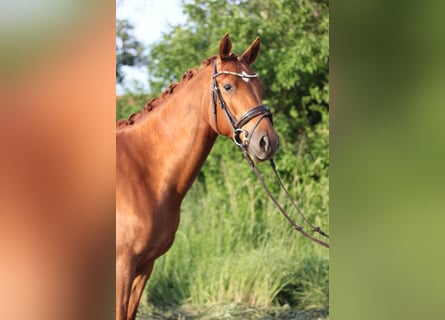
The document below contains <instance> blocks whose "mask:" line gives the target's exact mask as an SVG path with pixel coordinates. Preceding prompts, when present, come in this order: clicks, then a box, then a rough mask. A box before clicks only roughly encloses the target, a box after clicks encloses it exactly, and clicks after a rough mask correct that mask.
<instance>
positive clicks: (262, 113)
mask: <svg viewBox="0 0 445 320" xmlns="http://www.w3.org/2000/svg"><path fill="white" fill-rule="evenodd" d="M216 66H217V59H215V62H214V64H213V86H212V89H211V93H210V94H211V100H212V108H213V117H214V119H215V126H216V131H217V132H218V133H220V131H219V128H218V119H217V112H216V99H217V100H218V102H219V106H220V107H221V109H222V110H223V111H224V114H225V116H226V118H227V121H228V123H229V125H230V127H231V128H232V131H233V141H234V142H235V144H236V145H237V146H238V147H239V148H240V149H241V151H242V152H243V155H244V158H245V159H246V160H247V162H248V163H249V165H250V166H251V167H252V169H253V171H254V172H255V174H256V176H257V178H258V180H259V181H260V182H261V185H262V186H263V188H264V190H265V191H266V193H267V195H268V196H269V198H270V199H271V200H272V202H273V203H274V204H275V205H276V206H277V208H278V210H279V211H280V212H281V214H283V216H284V217H285V218H286V220H287V221H288V222H289V223H290V224H291V225H292V227H293V228H294V229H295V230H297V231H299V232H300V233H301V234H302V235H303V236H305V237H306V238H308V239H310V240H312V241H314V242H316V243H318V244H319V245H321V246H323V247H326V248H329V244H328V243H327V242H325V241H322V240H320V239H317V238H315V237H314V236H312V235H311V234H309V233H308V232H307V231H306V230H304V228H303V227H302V226H300V225H297V224H296V223H295V222H294V221H293V220H292V219H291V217H290V216H289V215H288V213H287V212H286V211H285V210H284V208H283V207H282V206H281V205H280V204H279V202H278V200H277V199H276V198H275V197H274V195H273V194H272V192H271V191H270V189H269V188H268V187H267V185H266V183H265V181H264V179H263V177H262V176H261V174H260V172H259V171H258V168H257V167H256V166H255V163H254V162H253V160H252V158H251V157H250V156H249V154H248V151H247V147H248V145H249V142H250V138H251V137H252V135H253V132H254V131H255V129H256V127H257V126H258V124H259V123H260V121H261V120H263V119H264V118H269V119H270V121H271V122H272V113H271V112H270V110H269V108H268V107H266V106H265V105H262V104H260V105H258V106H256V107H253V108H251V109H249V110H247V111H246V112H245V113H244V114H243V115H242V116H241V117H240V118H239V119H238V120H237V119H236V118H235V117H234V116H233V114H232V113H231V112H230V110H229V109H228V108H227V105H226V103H225V101H224V99H223V97H222V95H221V90H220V89H219V86H218V82H217V81H216V78H217V77H218V76H219V75H221V74H229V75H234V76H237V77H241V78H257V77H258V75H257V74H256V73H254V74H246V73H244V72H243V73H242V74H241V73H237V72H232V71H224V70H222V71H217V68H216ZM256 117H258V119H257V121H256V123H255V124H254V126H253V127H252V129H251V130H250V132H248V131H247V130H246V129H244V128H243V126H245V125H246V124H247V123H249V122H250V121H251V120H252V119H254V118H256ZM272 124H273V122H272ZM241 133H243V134H244V140H241V137H240V134H241ZM269 161H270V164H271V166H272V170H273V172H274V174H275V177H276V179H277V180H278V183H279V184H280V187H281V189H283V191H284V192H285V194H286V195H287V197H288V198H289V200H290V201H291V203H292V205H293V206H294V207H295V208H296V209H297V211H298V213H299V214H300V215H301V216H302V217H303V219H304V220H305V222H306V223H307V224H308V225H309V226H310V227H311V231H312V232H316V233H318V234H320V235H322V236H323V237H326V238H329V235H328V234H326V233H325V232H323V231H322V230H321V229H320V228H319V227H315V226H313V225H312V224H311V223H310V222H309V220H308V219H307V218H306V217H305V215H304V214H303V212H302V211H301V210H300V208H299V207H298V206H297V205H296V203H295V202H294V201H293V200H292V198H291V197H290V195H289V192H288V191H287V189H286V188H285V186H284V184H283V182H282V181H281V179H280V177H279V175H278V172H277V170H276V167H275V163H274V161H273V159H269Z"/></svg>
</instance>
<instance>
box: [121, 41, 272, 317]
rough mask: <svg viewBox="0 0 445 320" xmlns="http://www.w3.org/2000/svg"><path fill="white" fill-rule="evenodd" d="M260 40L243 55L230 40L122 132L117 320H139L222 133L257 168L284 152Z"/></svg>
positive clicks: (125, 123)
mask: <svg viewBox="0 0 445 320" xmlns="http://www.w3.org/2000/svg"><path fill="white" fill-rule="evenodd" d="M259 49H260V39H259V38H256V39H255V40H254V41H253V42H252V44H251V45H250V46H249V48H247V49H246V51H245V52H244V53H243V54H242V55H241V56H237V55H235V54H234V53H232V42H231V40H230V37H229V35H228V34H226V35H225V36H224V37H223V38H222V40H221V43H220V46H219V56H218V57H216V56H213V57H210V58H208V59H206V60H204V61H203V63H202V66H201V67H200V68H199V69H194V70H189V71H187V72H186V73H185V74H184V76H183V79H182V80H181V82H180V83H176V84H172V85H170V86H169V88H168V89H167V90H166V91H165V92H164V93H163V94H162V95H161V97H159V98H157V99H153V100H151V101H149V102H148V103H147V104H146V105H145V107H144V109H143V110H142V112H141V113H138V114H133V115H131V116H130V117H129V119H128V120H119V121H118V123H117V132H116V152H117V155H116V319H118V320H126V319H135V317H136V311H137V307H138V304H139V300H140V297H141V294H142V291H143V289H144V286H145V284H146V282H147V279H148V278H149V276H150V273H151V271H152V269H153V263H154V262H155V259H156V258H158V257H159V256H161V255H162V254H164V253H165V252H166V251H167V250H168V249H169V248H170V246H171V245H172V243H173V239H174V236H175V233H176V230H177V228H178V224H179V213H180V206H181V202H182V200H183V198H184V196H185V195H186V193H187V191H188V190H189V188H190V187H191V185H192V183H193V181H194V180H195V178H196V176H197V175H198V172H199V170H200V169H201V166H202V165H203V163H204V161H205V159H206V158H207V155H208V154H209V152H210V150H211V148H212V146H213V144H214V142H215V140H216V137H217V135H218V134H221V135H224V136H227V137H231V138H232V139H234V141H235V143H236V144H238V145H239V146H242V147H243V150H246V151H247V152H248V155H249V156H250V158H251V159H253V160H254V161H262V160H266V159H270V158H271V157H273V155H274V154H275V151H276V150H277V149H278V144H279V142H278V141H279V140H278V136H277V134H276V132H275V131H274V129H273V125H272V116H271V113H270V112H269V110H268V109H267V107H265V106H264V105H262V104H261V95H262V83H261V81H260V80H259V79H258V78H257V75H256V74H254V73H252V70H251V69H250V67H249V66H250V65H251V64H252V63H253V62H254V61H255V59H256V58H257V56H258V53H259Z"/></svg>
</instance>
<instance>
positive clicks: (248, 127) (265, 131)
mask: <svg viewBox="0 0 445 320" xmlns="http://www.w3.org/2000/svg"><path fill="white" fill-rule="evenodd" d="M259 51H260V38H258V37H257V38H256V39H255V40H254V41H253V42H252V44H251V45H250V46H249V47H248V48H247V49H246V50H245V51H244V53H243V54H242V55H241V56H237V55H235V54H234V53H233V52H232V41H231V39H230V36H229V34H225V35H224V37H223V38H222V40H221V43H220V46H219V56H218V57H217V58H216V59H215V61H214V64H213V77H212V105H213V108H212V113H213V115H212V116H211V118H213V121H211V122H212V127H213V129H214V130H215V131H216V132H217V133H220V134H222V135H224V136H228V137H231V138H232V139H233V140H234V141H235V143H236V144H237V145H238V146H239V147H240V148H241V149H243V150H246V151H247V153H248V154H249V156H250V158H251V159H252V160H254V161H264V160H267V159H271V158H272V157H273V156H274V154H275V152H276V151H277V150H278V147H279V138H278V135H277V133H276V132H275V130H274V128H273V122H272V114H271V112H270V111H269V109H268V108H267V107H266V106H264V105H263V104H262V91H263V84H262V82H261V80H260V79H259V78H258V76H257V74H255V73H253V71H252V70H251V69H250V66H251V65H252V64H253V63H254V62H255V60H256V58H257V56H258V54H259Z"/></svg>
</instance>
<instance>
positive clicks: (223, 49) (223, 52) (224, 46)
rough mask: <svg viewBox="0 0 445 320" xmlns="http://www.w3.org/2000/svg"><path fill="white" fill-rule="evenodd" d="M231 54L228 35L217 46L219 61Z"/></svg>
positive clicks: (230, 43)
mask: <svg viewBox="0 0 445 320" xmlns="http://www.w3.org/2000/svg"><path fill="white" fill-rule="evenodd" d="M231 53H232V40H230V36H229V34H228V33H226V34H225V35H224V37H223V38H222V40H221V43H220V44H219V57H220V58H221V60H225V59H227V58H228V57H229V56H230V54H231Z"/></svg>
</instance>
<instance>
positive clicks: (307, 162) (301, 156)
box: [141, 120, 329, 311]
mask: <svg viewBox="0 0 445 320" xmlns="http://www.w3.org/2000/svg"><path fill="white" fill-rule="evenodd" d="M327 130H328V127H327V120H326V121H325V122H324V125H321V126H320V127H319V128H318V129H316V130H314V131H313V132H312V133H309V134H307V135H306V136H305V137H304V139H303V138H302V139H300V140H299V142H298V143H295V142H292V143H290V142H286V141H285V139H282V144H283V147H282V148H288V151H287V152H286V153H283V152H282V153H281V155H280V154H279V155H277V166H278V168H283V169H282V171H281V174H282V175H283V177H284V179H285V183H286V184H287V185H288V186H289V190H290V192H291V194H292V196H293V197H294V199H297V201H298V203H299V205H300V207H301V209H302V210H303V211H304V212H305V213H306V214H307V216H308V217H309V219H310V220H311V221H312V222H313V223H315V224H316V225H318V226H320V227H322V228H323V229H324V230H327V229H328V223H329V219H328V204H329V198H328V188H329V187H328V174H327V170H328V161H329V159H328V153H327V144H328V140H327V139H328V134H327ZM289 149H290V152H289ZM259 167H260V170H261V171H262V172H263V173H264V175H265V178H266V181H267V183H268V185H270V186H272V189H273V191H274V192H275V194H276V195H278V197H279V200H280V202H281V203H283V204H285V208H286V209H287V210H288V211H289V212H292V215H293V217H294V218H295V219H296V220H297V223H300V224H302V223H303V222H302V220H301V219H299V218H298V214H297V213H296V212H295V210H294V209H292V207H291V206H289V202H287V201H286V198H285V197H284V195H283V193H281V192H280V191H279V188H278V186H277V184H276V182H275V181H274V178H273V175H272V172H271V170H270V168H268V167H267V166H266V165H265V164H262V165H260V166H259ZM328 259H329V257H328V251H327V250H326V249H325V248H322V247H320V246H318V245H317V244H315V243H312V242H310V241H308V240H307V239H306V238H304V237H302V236H301V235H300V234H299V233H297V232H296V231H294V230H293V229H292V228H291V227H290V225H289V224H288V223H287V221H286V220H285V219H284V218H283V217H282V216H281V215H280V213H279V211H278V210H277V209H276V208H275V207H274V205H273V203H272V202H271V201H270V200H268V198H267V195H266V194H265V192H264V191H263V190H262V188H261V186H260V184H259V183H258V182H257V181H256V177H255V175H254V174H253V172H251V170H250V168H249V166H248V164H247V163H245V162H244V161H243V159H242V156H241V155H240V154H239V153H238V152H237V150H235V147H234V146H233V145H232V143H231V142H230V141H228V140H225V139H223V138H219V139H218V141H217V143H216V145H215V147H214V150H213V151H212V154H211V156H210V158H209V159H208V161H207V162H206V164H205V165H204V168H203V170H202V172H201V174H200V176H199V178H198V179H197V181H196V182H195V183H194V185H193V187H192V189H191V190H190V191H189V193H188V195H187V196H186V198H185V199H184V202H183V205H182V213H181V223H180V227H179V229H178V232H177V234H176V239H175V242H174V245H173V246H172V248H171V249H170V251H168V252H167V253H166V254H165V255H164V256H163V257H161V258H160V259H158V260H157V262H156V263H155V268H154V272H153V274H152V277H151V279H150V281H149V283H148V286H147V288H146V291H145V293H144V297H143V299H142V302H141V303H142V307H143V308H144V307H145V308H147V307H148V306H149V305H151V306H156V307H160V308H165V307H178V306H184V305H186V306H190V307H192V308H197V309H202V308H206V307H207V308H208V307H210V306H214V305H224V304H234V303H235V304H243V305H247V306H250V307H254V308H270V307H273V306H279V305H289V306H290V307H294V308H297V309H299V310H308V309H320V310H325V311H327V310H328V306H329V302H328V299H329V297H328Z"/></svg>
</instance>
